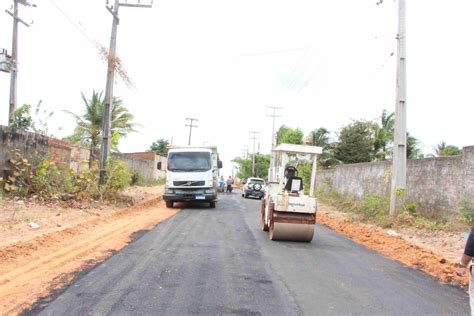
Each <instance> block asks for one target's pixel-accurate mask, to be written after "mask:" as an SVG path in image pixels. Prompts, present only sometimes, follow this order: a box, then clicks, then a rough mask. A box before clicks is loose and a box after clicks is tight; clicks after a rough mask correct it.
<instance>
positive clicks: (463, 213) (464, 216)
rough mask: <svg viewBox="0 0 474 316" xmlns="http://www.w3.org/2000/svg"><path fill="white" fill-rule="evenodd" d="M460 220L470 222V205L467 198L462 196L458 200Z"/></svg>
mask: <svg viewBox="0 0 474 316" xmlns="http://www.w3.org/2000/svg"><path fill="white" fill-rule="evenodd" d="M459 213H460V220H461V221H462V222H464V223H466V224H469V225H471V224H472V209H471V207H470V202H469V199H467V198H466V197H462V198H461V199H460V200H459Z"/></svg>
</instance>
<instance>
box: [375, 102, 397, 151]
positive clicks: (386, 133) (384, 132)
mask: <svg viewBox="0 0 474 316" xmlns="http://www.w3.org/2000/svg"><path fill="white" fill-rule="evenodd" d="M394 131H395V113H393V112H392V113H390V114H388V112H387V110H383V112H382V116H381V119H380V126H378V125H374V132H375V142H374V150H375V153H376V158H377V159H380V160H385V159H387V156H389V155H391V150H390V149H389V146H390V145H391V144H392V143H393V135H394Z"/></svg>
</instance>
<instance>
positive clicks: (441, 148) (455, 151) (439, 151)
mask: <svg viewBox="0 0 474 316" xmlns="http://www.w3.org/2000/svg"><path fill="white" fill-rule="evenodd" d="M435 152H436V156H438V157H446V156H456V155H460V154H461V153H462V150H461V149H459V148H458V147H456V146H454V145H448V144H447V143H446V142H445V141H442V142H440V143H439V144H438V145H437V146H436V147H435Z"/></svg>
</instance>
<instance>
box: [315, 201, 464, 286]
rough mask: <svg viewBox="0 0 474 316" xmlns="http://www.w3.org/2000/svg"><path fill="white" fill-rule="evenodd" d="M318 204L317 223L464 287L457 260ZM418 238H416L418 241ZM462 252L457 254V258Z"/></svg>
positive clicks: (442, 280) (443, 280)
mask: <svg viewBox="0 0 474 316" xmlns="http://www.w3.org/2000/svg"><path fill="white" fill-rule="evenodd" d="M325 209H327V207H325V206H321V207H320V211H319V212H318V219H317V221H318V223H320V224H323V225H326V226H328V227H329V228H331V229H333V230H335V231H337V232H338V233H341V234H343V235H345V236H347V237H349V238H350V239H352V240H354V241H355V242H357V243H358V244H361V245H364V246H366V247H367V248H370V249H373V250H375V251H377V252H379V253H381V254H383V255H384V256H387V257H389V258H392V259H395V260H397V261H399V262H401V263H403V264H405V265H407V266H410V267H413V268H415V269H418V270H421V271H424V272H426V273H428V274H430V275H432V276H434V277H436V278H438V279H439V280H440V281H441V282H443V283H450V284H453V285H458V286H466V285H467V284H468V283H469V279H468V277H463V278H461V277H458V276H457V275H456V274H455V271H456V261H453V260H452V259H450V258H447V256H446V255H445V254H441V253H437V252H434V251H433V250H430V249H429V248H430V247H424V246H420V245H418V244H415V243H414V242H410V241H408V240H406V239H405V238H407V237H406V236H405V237H403V236H401V235H396V236H391V235H389V234H388V233H387V231H386V230H383V229H381V228H377V227H373V226H369V225H365V224H359V223H352V222H351V221H349V220H348V219H346V218H345V216H344V215H342V214H340V213H339V214H338V213H335V212H332V211H326V210H325ZM418 241H419V240H418ZM460 255H461V253H458V257H459V256H460Z"/></svg>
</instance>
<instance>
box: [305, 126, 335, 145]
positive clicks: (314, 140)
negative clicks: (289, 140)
mask: <svg viewBox="0 0 474 316" xmlns="http://www.w3.org/2000/svg"><path fill="white" fill-rule="evenodd" d="M329 134H330V133H329V130H328V129H327V128H324V127H320V128H318V129H315V130H314V131H312V132H310V133H309V135H308V140H309V143H310V144H311V145H312V146H319V147H322V148H324V149H326V148H327V147H328V146H329Z"/></svg>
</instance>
